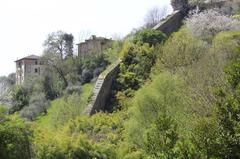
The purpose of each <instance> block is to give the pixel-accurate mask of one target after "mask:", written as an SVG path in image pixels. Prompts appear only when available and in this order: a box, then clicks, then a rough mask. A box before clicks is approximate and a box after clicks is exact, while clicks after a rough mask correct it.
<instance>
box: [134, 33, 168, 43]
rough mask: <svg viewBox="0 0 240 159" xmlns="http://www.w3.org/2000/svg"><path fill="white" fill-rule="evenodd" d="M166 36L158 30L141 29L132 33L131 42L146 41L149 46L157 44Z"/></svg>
mask: <svg viewBox="0 0 240 159" xmlns="http://www.w3.org/2000/svg"><path fill="white" fill-rule="evenodd" d="M165 39H166V36H165V35H164V34H163V33H162V32H161V31H158V30H153V29H143V30H141V31H139V32H137V33H136V35H134V38H133V42H134V43H135V44H136V43H139V44H144V43H148V44H149V45H150V46H153V45H157V44H159V43H162V42H164V41H165Z"/></svg>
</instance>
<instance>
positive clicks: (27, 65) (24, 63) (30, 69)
mask: <svg viewBox="0 0 240 159" xmlns="http://www.w3.org/2000/svg"><path fill="white" fill-rule="evenodd" d="M15 62H16V84H18V85H20V84H23V83H24V81H25V80H26V79H27V78H29V77H32V76H41V75H42V73H43V72H44V66H43V61H42V60H41V57H39V56H36V55H30V56H27V57H24V58H21V59H19V60H17V61H15Z"/></svg>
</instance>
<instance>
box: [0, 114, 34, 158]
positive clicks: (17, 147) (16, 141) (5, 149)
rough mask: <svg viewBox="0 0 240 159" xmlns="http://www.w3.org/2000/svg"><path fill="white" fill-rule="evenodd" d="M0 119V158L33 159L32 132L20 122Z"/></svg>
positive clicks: (6, 118)
mask: <svg viewBox="0 0 240 159" xmlns="http://www.w3.org/2000/svg"><path fill="white" fill-rule="evenodd" d="M2 119H3V118H0V158H7V159H18V158H25V159H30V158H31V151H30V138H31V135H32V133H31V131H30V130H29V128H28V127H27V126H26V125H25V124H24V123H23V122H22V121H19V120H11V119H9V118H8V117H5V119H4V120H2Z"/></svg>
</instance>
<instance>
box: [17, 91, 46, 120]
mask: <svg viewBox="0 0 240 159" xmlns="http://www.w3.org/2000/svg"><path fill="white" fill-rule="evenodd" d="M48 106H49V102H48V101H47V99H46V98H45V95H44V93H34V94H32V95H31V96H30V100H29V105H28V106H26V107H24V108H23V109H22V110H21V111H20V116H21V117H24V118H27V119H30V120H34V119H35V118H36V117H37V116H39V115H41V114H42V113H45V114H46V113H47V108H48Z"/></svg>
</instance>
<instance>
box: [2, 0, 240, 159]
mask: <svg viewBox="0 0 240 159" xmlns="http://www.w3.org/2000/svg"><path fill="white" fill-rule="evenodd" d="M175 2H178V1H177V0H173V1H172V3H173V6H175V7H176V8H177V9H181V10H180V11H176V12H174V13H173V15H172V16H169V17H166V19H164V20H163V21H162V22H161V23H160V24H164V25H166V24H167V25H177V26H172V27H171V28H173V29H169V28H168V29H167V31H169V30H171V32H167V33H165V32H164V31H163V30H161V28H163V27H162V25H160V24H159V25H157V26H158V27H155V29H151V28H144V27H143V28H140V29H139V30H138V31H137V32H135V33H132V34H129V35H128V36H127V37H125V38H124V39H121V40H116V41H114V42H113V43H112V44H111V47H110V48H108V49H106V50H104V52H103V54H102V55H100V56H89V57H88V58H85V59H79V58H78V57H74V56H73V55H71V54H70V53H71V52H68V51H66V52H64V53H65V54H64V56H65V58H63V59H61V58H60V56H57V57H55V55H56V54H54V55H53V54H51V53H52V52H51V51H53V50H54V49H53V47H52V45H51V44H52V43H48V41H46V43H45V44H46V45H45V46H46V48H45V54H44V56H43V57H44V58H45V60H47V61H50V60H52V61H53V59H54V60H55V61H54V62H55V63H49V65H48V66H49V68H48V69H49V72H48V74H46V76H44V78H43V79H31V80H30V81H31V82H29V83H28V85H23V86H21V87H20V86H17V87H16V88H14V90H13V100H14V101H15V103H14V104H15V105H13V107H12V108H11V109H10V110H11V111H13V110H14V113H13V114H12V115H6V111H7V110H6V109H5V108H2V107H0V108H1V109H0V123H1V125H0V158H6V159H8V158H9V159H17V158H26V159H28V158H39V159H93V158H94V159H95V158H96V159H175V158H177V159H238V158H240V153H239V150H240V138H239V135H240V98H239V97H240V94H239V93H240V19H239V15H240V10H239V8H240V6H239V8H238V9H233V10H231V11H228V10H227V8H228V7H229V6H221V7H219V8H218V9H217V8H215V6H214V8H213V9H211V8H210V9H206V8H204V9H203V10H200V11H199V10H194V12H190V11H189V10H188V9H189V8H186V7H187V6H188V4H187V3H186V1H183V2H185V3H182V4H181V5H180V8H179V4H178V3H175ZM194 2H195V1H194ZM194 2H193V1H191V5H194ZM199 3H200V1H199ZM237 4H238V3H237V2H235V1H233V2H232V3H231V5H232V6H236V5H237ZM204 5H206V4H204ZM204 5H203V6H204ZM190 8H191V7H190ZM191 9H192V8H191ZM188 11H189V14H187V13H188ZM223 11H224V12H223ZM176 13H177V14H178V15H179V13H180V14H181V15H182V17H181V18H180V20H179V19H178V20H179V22H181V25H179V24H180V23H178V22H176V19H175V18H173V17H175V15H176ZM183 17H185V18H184V19H183ZM182 19H183V20H182ZM169 20H171V23H169ZM172 20H173V21H174V22H175V23H174V22H172ZM164 28H165V27H164ZM159 29H160V30H159ZM52 35H53V34H52ZM57 35H58V34H57ZM65 35H66V34H65ZM60 37H61V36H60ZM54 38H56V37H55V36H54ZM57 38H58V36H57ZM49 39H50V40H51V38H50V37H49ZM49 39H48V40H49ZM65 47H66V48H71V46H70V47H68V46H65ZM66 50H69V49H66ZM119 59H121V61H119ZM115 62H117V64H119V62H120V64H119V65H111V64H114V63H115ZM113 66H114V67H116V68H117V70H118V73H117V75H116V76H115V75H114V76H113V78H114V80H113V81H111V82H109V83H111V84H110V85H109V88H110V91H109V92H108V93H109V97H108V98H107V102H106V105H105V107H101V110H100V111H94V113H89V114H86V113H84V112H85V111H84V110H85V108H86V106H87V105H88V104H89V103H90V104H91V102H94V101H93V100H95V99H98V100H96V101H99V98H97V97H94V98H93V96H94V95H96V96H98V95H99V94H97V93H96V94H94V86H95V87H98V85H97V84H96V81H97V78H98V79H104V77H106V76H107V74H108V73H109V70H111V69H112V67H113ZM55 68H57V69H55ZM104 70H105V71H104ZM95 84H96V85H95ZM101 89H104V90H105V91H106V90H108V89H105V87H103V88H102V87H101ZM100 97H101V96H100ZM96 103H97V102H96ZM95 105H96V106H98V103H97V104H95ZM96 110H99V109H96ZM8 112H9V111H8Z"/></svg>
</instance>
